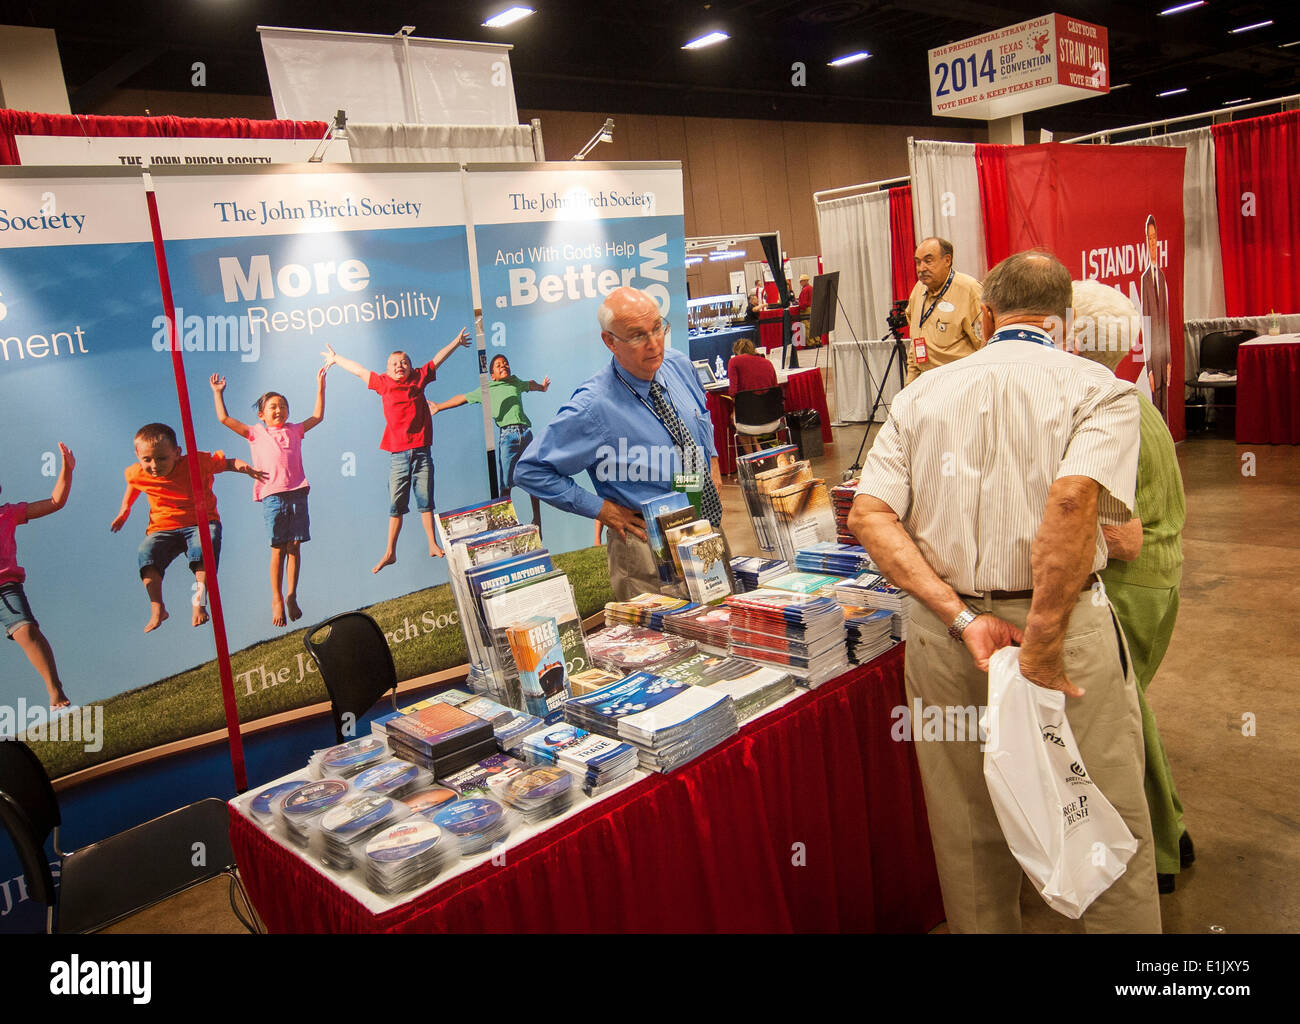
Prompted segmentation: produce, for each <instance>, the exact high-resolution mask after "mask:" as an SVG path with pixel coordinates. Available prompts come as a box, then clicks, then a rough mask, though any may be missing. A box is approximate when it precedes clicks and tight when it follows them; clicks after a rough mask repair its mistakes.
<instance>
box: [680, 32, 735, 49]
mask: <svg viewBox="0 0 1300 1024" xmlns="http://www.w3.org/2000/svg"><path fill="white" fill-rule="evenodd" d="M730 38H731V36H729V35H727V33H725V32H710V33H709V34H708V35H707V36H700V38H699V39H692V40H691V41H690V42H689V43H687V44H686V45H685V46H683V47H682V49H683V50H698V49H699V48H700V47H701V46H712V45H713V44H714V43H720V42H722V41H723V40H724V39H730Z"/></svg>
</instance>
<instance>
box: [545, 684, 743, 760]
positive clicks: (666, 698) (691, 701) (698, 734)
mask: <svg viewBox="0 0 1300 1024" xmlns="http://www.w3.org/2000/svg"><path fill="white" fill-rule="evenodd" d="M564 715H565V718H566V719H567V720H568V721H569V722H571V723H572V724H573V725H576V726H578V727H580V728H583V729H587V730H588V731H589V732H594V733H597V734H599V735H601V736H608V737H609V738H611V739H618V740H622V741H623V742H625V743H631V744H632V745H633V746H634V747H636V749H637V758H638V760H639V761H640V764H641V767H642V768H646V769H649V770H650V771H656V772H666V771H670V770H672V769H673V768H676V767H678V766H679V765H682V764H685V763H686V762H687V761H689V760H691V759H692V758H694V757H698V756H699V755H700V754H702V753H704V752H705V751H706V750H709V749H711V748H713V747H715V746H717V745H718V744H719V743H721V742H722V741H723V740H724V739H726V738H727V737H729V736H733V735H735V733H736V729H737V727H738V723H737V720H736V706H735V702H734V701H733V700H732V699H731V697H730V696H728V695H727V694H724V693H715V692H713V691H711V690H710V689H709V688H707V687H699V686H691V685H689V684H688V683H683V682H680V681H678V680H676V679H668V678H665V677H663V676H657V675H652V674H651V673H649V672H637V673H636V674H634V675H631V676H628V677H627V678H626V679H624V680H621V681H620V682H617V683H612V684H610V685H609V686H607V687H605V688H604V689H603V690H597V691H596V692H595V693H589V694H587V695H586V696H585V697H574V698H572V699H571V700H569V701H568V703H567V704H565V707H564Z"/></svg>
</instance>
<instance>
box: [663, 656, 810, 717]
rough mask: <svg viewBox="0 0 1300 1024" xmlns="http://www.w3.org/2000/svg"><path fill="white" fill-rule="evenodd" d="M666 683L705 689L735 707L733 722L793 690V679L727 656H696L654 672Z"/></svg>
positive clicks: (781, 673)
mask: <svg viewBox="0 0 1300 1024" xmlns="http://www.w3.org/2000/svg"><path fill="white" fill-rule="evenodd" d="M655 671H656V672H657V673H658V674H659V675H661V676H664V677H665V678H668V679H676V680H679V681H681V682H683V683H690V684H691V685H692V686H708V687H710V688H711V689H712V691H713V692H714V693H725V694H727V695H728V696H730V697H731V699H732V700H733V701H734V702H735V704H736V720H737V721H739V722H745V721H748V720H749V719H750V718H753V717H754V716H755V715H756V714H758V713H759V712H760V711H762V710H763V709H764V708H766V707H769V706H770V705H772V704H775V703H776V702H777V701H779V700H781V699H782V698H783V697H787V696H789V695H790V694H791V693H793V692H794V690H795V683H794V678H793V677H792V676H791V675H790V673H788V672H785V671H783V670H782V669H779V668H775V667H773V666H768V665H760V664H759V663H758V662H755V661H749V660H748V659H746V658H733V657H731V656H729V655H727V654H725V653H724V654H722V655H711V654H696V655H694V656H693V657H690V658H683V659H682V660H681V661H676V662H673V663H672V664H671V665H665V666H662V667H660V668H658V669H656V670H655Z"/></svg>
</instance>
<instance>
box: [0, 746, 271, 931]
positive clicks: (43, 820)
mask: <svg viewBox="0 0 1300 1024" xmlns="http://www.w3.org/2000/svg"><path fill="white" fill-rule="evenodd" d="M0 823H2V824H3V825H4V827H5V830H6V831H7V832H8V833H9V837H10V838H11V839H12V840H13V843H14V846H15V848H16V849H17V850H18V859H19V862H20V863H21V864H22V869H23V874H24V875H25V876H26V878H27V892H28V894H29V895H30V896H31V898H32V899H33V900H35V901H36V902H37V903H44V904H45V906H46V915H45V927H46V930H47V931H48V932H50V933H51V934H53V933H56V932H58V933H70V934H71V933H76V934H80V933H85V932H93V931H98V930H99V929H101V928H106V927H108V926H109V925H111V924H113V923H114V922H117V921H120V920H122V919H123V918H125V917H129V916H130V915H132V914H134V913H136V912H137V911H140V910H144V909H146V908H147V907H151V906H153V905H154V904H156V903H161V902H162V901H164V900H166V899H169V898H171V897H172V896H175V895H177V894H178V893H181V892H184V891H185V890H186V889H190V888H193V887H194V886H196V885H199V884H200V883H202V882H206V881H208V880H210V879H213V878H217V877H218V876H220V875H229V876H230V909H231V910H232V911H234V914H235V916H236V917H237V918H238V919H239V921H240V923H241V924H242V925H243V926H244V927H245V928H247V929H248V930H249V931H251V932H254V933H256V932H257V931H258V928H257V926H256V924H255V923H254V922H255V920H256V919H255V918H254V917H253V912H252V904H251V903H249V901H248V894H247V893H246V892H245V891H244V886H243V883H241V882H240V881H239V877H238V876H237V875H236V874H235V870H236V865H235V854H234V851H233V850H232V849H231V847H230V814H229V811H228V810H227V808H226V804H225V802H224V801H222V800H218V799H217V798H216V797H209V798H208V799H206V800H199V801H198V802H196V803H192V804H190V805H189V806H188V807H182V808H180V809H179V810H175V811H172V812H171V813H170V814H164V815H162V816H161V817H159V818H154V819H153V820H152V821H147V822H145V823H144V824H143V825H137V826H136V827H135V828H131V829H127V830H126V831H125V832H119V833H118V834H117V835H114V836H109V837H108V838H107V839H103V840H101V841H100V842H98V843H91V844H90V845H89V846H84V847H82V848H81V849H80V850H74V851H72V852H70V853H64V852H63V851H62V850H60V849H59V826H60V825H61V824H62V816H61V814H60V812H59V801H58V798H57V797H56V796H55V794H54V787H53V786H51V785H50V779H49V776H48V775H46V774H45V768H44V767H43V766H42V765H41V762H40V761H39V760H38V759H37V757H36V755H35V754H34V753H32V750H31V748H30V747H28V746H27V744H26V743H23V742H22V741H21V740H5V741H2V742H0ZM51 834H53V837H54V844H53V845H54V852H55V854H56V855H57V856H58V858H59V884H58V887H57V888H56V887H55V885H54V877H53V873H52V872H51V871H50V863H49V858H48V857H47V856H46V853H45V842H46V840H47V839H49V838H50V836H51ZM196 861H197V863H196ZM236 888H238V889H239V893H240V895H241V896H242V897H243V901H244V905H245V907H247V908H248V912H249V913H248V918H247V919H246V918H245V917H244V915H243V913H242V912H241V911H240V909H239V907H238V906H236V904H235V889H236Z"/></svg>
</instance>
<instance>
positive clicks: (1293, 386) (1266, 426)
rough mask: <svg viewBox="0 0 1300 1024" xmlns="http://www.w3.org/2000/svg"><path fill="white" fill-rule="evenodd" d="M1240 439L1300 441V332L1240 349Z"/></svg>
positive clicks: (1246, 441) (1258, 340) (1246, 344)
mask: <svg viewBox="0 0 1300 1024" xmlns="http://www.w3.org/2000/svg"><path fill="white" fill-rule="evenodd" d="M1237 443H1238V444H1300V334H1282V335H1278V336H1276V337H1272V338H1269V337H1263V338H1256V339H1254V340H1253V341H1247V342H1243V343H1242V345H1241V347H1240V348H1238V349H1237Z"/></svg>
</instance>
